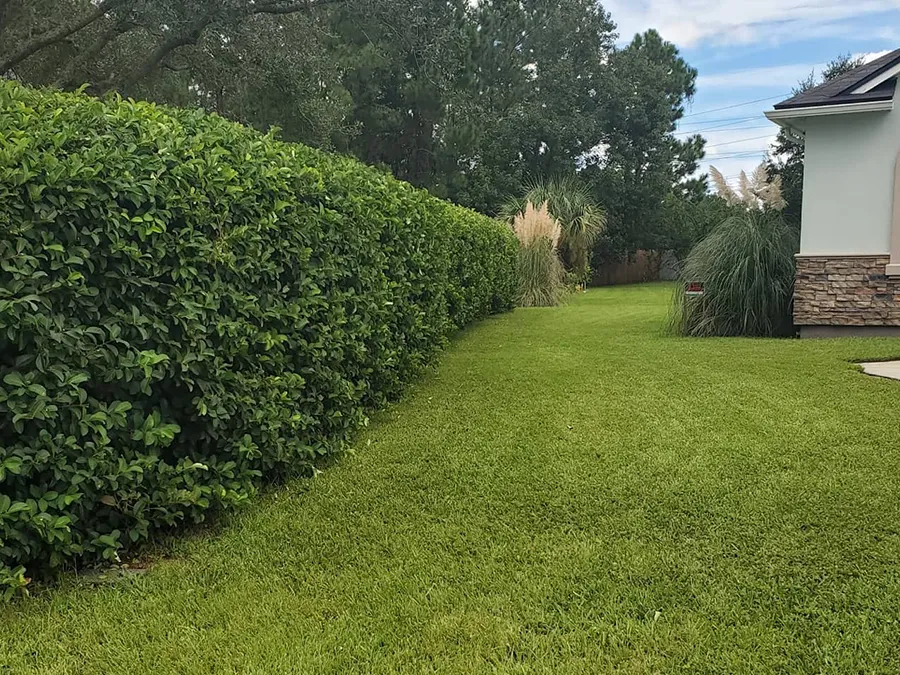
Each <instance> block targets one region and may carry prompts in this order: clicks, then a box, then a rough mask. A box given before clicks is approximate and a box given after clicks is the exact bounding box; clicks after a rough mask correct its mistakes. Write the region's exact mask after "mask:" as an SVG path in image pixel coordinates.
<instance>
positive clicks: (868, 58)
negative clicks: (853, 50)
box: [853, 49, 892, 63]
mask: <svg viewBox="0 0 900 675" xmlns="http://www.w3.org/2000/svg"><path fill="white" fill-rule="evenodd" d="M891 51H892V50H890V49H885V50H884V51H880V52H866V53H864V54H854V55H853V58H854V59H858V58H860V57H862V60H863V63H871V62H872V61H874V60H875V59H880V58H881V57H882V56H885V55H887V54H890V53H891Z"/></svg>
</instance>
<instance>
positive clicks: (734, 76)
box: [697, 64, 821, 90]
mask: <svg viewBox="0 0 900 675" xmlns="http://www.w3.org/2000/svg"><path fill="white" fill-rule="evenodd" d="M814 70H815V71H816V72H818V71H820V70H821V66H819V65H811V64H797V65H786V66H771V67H767V68H747V69H745V70H733V71H729V72H726V73H714V74H712V75H700V76H699V77H698V78H697V87H698V88H700V89H710V88H714V87H715V88H720V89H725V88H727V89H746V88H749V87H775V86H778V87H786V90H789V89H790V88H791V87H793V86H795V85H796V84H797V82H799V81H800V80H802V79H804V78H805V77H806V76H807V75H809V74H810V73H811V72H812V71H814Z"/></svg>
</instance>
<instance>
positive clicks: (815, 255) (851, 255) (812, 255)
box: [794, 251, 891, 259]
mask: <svg viewBox="0 0 900 675" xmlns="http://www.w3.org/2000/svg"><path fill="white" fill-rule="evenodd" d="M890 255H891V254H890V252H889V251H884V252H883V253H795V254H794V257H795V258H835V259H841V258H888V257H890Z"/></svg>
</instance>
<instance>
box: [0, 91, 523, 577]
mask: <svg viewBox="0 0 900 675" xmlns="http://www.w3.org/2000/svg"><path fill="white" fill-rule="evenodd" d="M516 253H517V245H516V242H515V239H514V237H513V235H512V233H511V232H510V231H508V228H506V227H505V226H504V225H502V224H500V223H498V222H496V221H493V220H491V219H489V218H486V217H484V216H481V215H478V214H476V213H474V212H471V211H468V210H465V209H462V208H459V207H456V206H452V205H450V204H447V203H445V202H441V201H439V200H437V199H435V198H433V197H431V196H430V195H428V194H427V193H426V192H423V191H420V190H416V189H414V188H412V187H411V186H409V185H407V184H405V183H401V182H399V181H397V180H395V179H393V178H392V177H390V176H389V175H386V174H384V173H381V172H379V171H377V170H375V169H371V168H368V167H365V166H363V165H361V164H359V163H358V162H356V161H354V160H351V159H346V158H342V157H336V156H331V155H326V154H323V153H321V152H317V151H314V150H311V149H309V148H306V147H303V146H298V145H290V144H285V143H282V142H279V141H277V140H275V139H274V138H272V137H271V136H262V135H260V134H258V133H256V132H253V131H251V130H248V129H246V128H244V127H241V126H240V125H237V124H233V123H231V122H228V121H226V120H223V119H221V118H218V117H216V116H209V115H204V114H202V113H200V112H195V111H185V110H172V109H165V108H161V107H158V106H155V105H151V104H147V103H135V102H132V101H122V100H97V99H93V98H89V97H87V96H83V95H78V94H75V95H73V94H58V93H48V92H39V91H35V90H31V89H28V88H25V87H22V86H20V85H18V84H16V83H11V82H0V595H2V594H4V593H5V594H6V595H10V594H12V593H13V592H14V591H15V590H16V589H17V588H19V587H21V586H22V585H23V584H24V583H25V578H26V574H33V573H41V572H46V571H47V569H48V568H54V567H58V566H60V565H63V564H64V563H66V562H68V561H72V560H74V559H76V558H84V559H88V560H97V559H108V560H114V559H116V557H117V556H118V554H119V552H120V551H121V550H122V549H124V548H126V547H127V546H129V545H131V544H133V543H135V542H138V541H140V540H142V539H145V538H147V537H148V536H149V534H150V533H151V532H152V531H153V530H154V529H157V528H160V527H169V526H174V525H178V524H181V523H184V522H198V521H201V520H203V519H204V518H205V517H206V514H207V513H209V512H210V511H214V510H216V509H222V508H227V507H231V506H233V505H235V504H238V503H240V502H242V501H244V500H246V499H247V498H248V496H250V495H251V494H252V493H253V489H254V486H255V485H257V484H258V483H259V482H260V481H262V480H263V479H271V478H273V477H277V476H279V475H282V474H284V473H286V472H288V471H294V470H296V469H302V468H303V467H307V466H309V464H310V462H312V461H313V460H314V459H315V458H316V457H318V456H321V455H325V454H327V453H330V452H333V451H335V450H339V449H340V448H341V447H342V446H343V444H344V443H345V442H346V441H347V440H348V438H349V436H350V434H351V433H352V432H353V431H354V430H355V429H356V428H358V427H359V426H360V424H362V423H363V422H364V421H365V414H366V411H367V410H368V409H370V408H372V407H375V406H377V405H379V404H381V403H383V402H384V401H385V400H386V399H388V398H390V397H393V396H396V395H397V394H398V393H399V392H400V391H401V389H402V387H403V384H404V383H405V382H408V381H409V380H410V378H411V377H413V376H414V375H415V374H416V373H417V372H418V371H419V370H420V369H421V368H422V366H424V365H425V364H427V363H428V362H429V361H430V360H431V358H432V357H433V356H434V355H435V353H436V352H437V351H438V350H439V349H440V348H441V347H442V346H443V345H444V344H445V342H446V340H447V337H448V336H449V335H450V334H451V333H452V332H453V331H454V330H456V329H458V328H460V327H462V326H465V325H466V324H468V323H470V322H472V321H474V320H476V319H479V318H481V317H484V316H485V315H487V314H489V313H491V312H498V311H503V310H507V309H509V308H510V307H511V306H512V304H513V300H514V296H515V291H516V280H515V267H516ZM4 589H5V590H4Z"/></svg>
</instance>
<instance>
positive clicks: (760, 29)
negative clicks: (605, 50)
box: [603, 0, 900, 181]
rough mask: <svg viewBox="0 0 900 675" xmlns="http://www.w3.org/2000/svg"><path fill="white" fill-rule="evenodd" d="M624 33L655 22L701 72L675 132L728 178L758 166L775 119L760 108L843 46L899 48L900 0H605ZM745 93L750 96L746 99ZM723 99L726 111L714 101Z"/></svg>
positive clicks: (845, 49) (873, 52)
mask: <svg viewBox="0 0 900 675" xmlns="http://www.w3.org/2000/svg"><path fill="white" fill-rule="evenodd" d="M603 6H604V7H605V8H606V9H607V10H608V11H609V12H610V13H611V14H612V17H613V20H614V21H615V22H616V23H617V24H618V26H619V33H620V37H621V40H622V41H623V42H627V41H628V40H630V38H631V37H632V36H633V35H634V34H635V33H636V32H641V31H644V30H646V29H648V28H656V29H657V30H658V31H659V32H660V33H661V34H662V36H663V37H664V38H665V39H667V40H669V41H670V42H673V43H675V44H676V45H677V46H678V47H679V49H680V51H681V54H682V56H683V57H684V58H685V59H686V60H687V61H688V62H689V63H690V64H691V65H692V66H694V67H695V68H696V69H697V70H698V71H699V73H700V74H699V77H698V80H697V93H696V95H695V96H694V99H693V101H692V102H690V103H689V104H688V106H687V112H686V116H685V118H684V119H683V120H682V121H681V123H680V125H679V133H681V134H682V136H685V135H687V134H689V133H691V132H700V133H702V134H703V136H705V137H706V139H707V159H706V160H705V161H704V163H703V166H702V168H703V170H705V169H706V168H707V167H708V166H709V165H710V164H712V165H713V166H715V167H716V168H718V169H719V170H720V171H721V172H722V173H723V174H724V175H725V177H726V178H728V179H730V180H732V181H733V180H734V179H736V178H737V176H738V174H739V173H740V171H741V170H742V169H743V170H747V171H748V172H749V171H750V170H752V169H753V168H755V167H756V166H757V165H758V164H759V163H760V161H762V159H763V157H764V156H765V152H766V148H767V147H768V145H769V144H770V143H771V142H772V141H773V140H774V138H775V135H776V133H777V127H776V126H775V125H774V124H773V123H771V122H769V121H768V120H767V119H766V118H765V117H764V116H763V112H764V111H765V110H771V108H772V106H773V105H775V104H776V103H778V102H779V101H781V100H783V99H785V98H788V97H789V96H790V95H791V89H792V88H793V87H794V86H796V85H797V82H798V81H799V80H802V79H804V78H806V77H807V76H808V75H809V73H810V72H812V71H815V72H816V73H817V74H818V73H821V71H822V68H823V66H824V65H825V64H827V63H828V62H829V61H831V60H832V59H834V58H835V57H836V56H839V55H840V54H853V55H857V54H866V55H869V56H868V58H874V57H875V56H877V55H879V54H880V53H883V52H885V51H889V50H892V49H897V48H900V0H743V1H742V2H728V1H727V0H605V2H603ZM751 101H752V103H751ZM720 108H725V110H719V109H720Z"/></svg>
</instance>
